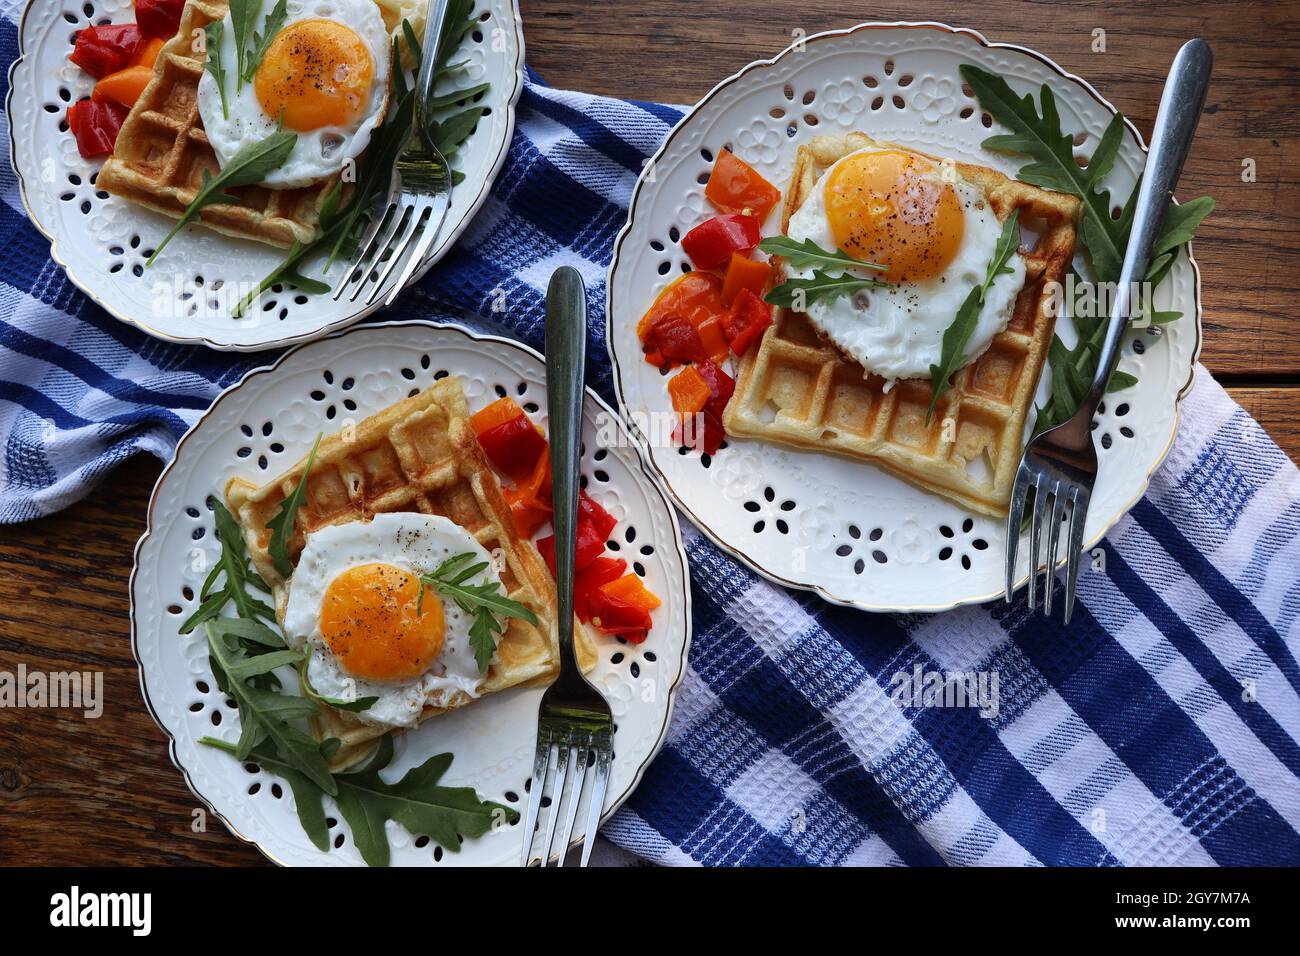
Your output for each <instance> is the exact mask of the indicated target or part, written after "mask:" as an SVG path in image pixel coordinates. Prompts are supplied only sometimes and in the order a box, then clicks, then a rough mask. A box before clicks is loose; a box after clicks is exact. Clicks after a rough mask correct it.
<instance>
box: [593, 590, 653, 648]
mask: <svg viewBox="0 0 1300 956" xmlns="http://www.w3.org/2000/svg"><path fill="white" fill-rule="evenodd" d="M590 606H591V622H592V623H593V624H595V625H596V626H597V627H598V628H600V629H601V630H602V631H604V632H605V633H606V634H617V635H619V636H621V637H623V638H625V639H626V640H627V641H629V642H630V643H632V644H640V643H641V642H642V641H644V640H645V638H646V632H647V631H649V630H650V624H651V621H650V612H649V611H647V610H645V609H644V608H640V607H637V606H636V605H635V604H633V603H631V602H630V601H625V600H623V599H622V598H619V597H615V596H614V595H612V594H609V593H608V592H607V591H606V590H605V589H604V588H598V589H597V590H595V591H593V592H592V595H591V604H590Z"/></svg>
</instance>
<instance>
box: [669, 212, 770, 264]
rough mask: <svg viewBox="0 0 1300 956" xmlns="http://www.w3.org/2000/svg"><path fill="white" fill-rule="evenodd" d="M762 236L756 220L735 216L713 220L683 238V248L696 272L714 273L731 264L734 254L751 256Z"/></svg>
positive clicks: (734, 214)
mask: <svg viewBox="0 0 1300 956" xmlns="http://www.w3.org/2000/svg"><path fill="white" fill-rule="evenodd" d="M761 238H762V236H761V234H760V233H759V224H758V220H757V219H755V218H754V217H753V216H742V215H740V214H738V213H733V214H729V215H725V216H714V217H713V218H712V219H709V220H706V221H705V222H702V223H700V224H699V225H698V226H696V227H695V228H694V229H692V230H691V231H690V232H688V233H687V234H686V235H684V236H682V248H683V249H684V250H686V254H687V255H688V256H690V257H691V262H692V263H694V265H695V268H697V269H713V268H716V267H717V266H720V265H722V264H723V263H724V262H728V261H730V260H731V254H732V253H733V252H749V250H751V249H753V248H754V247H755V246H756V245H758V241H759V239H761Z"/></svg>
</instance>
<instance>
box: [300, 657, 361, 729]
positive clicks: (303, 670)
mask: <svg viewBox="0 0 1300 956" xmlns="http://www.w3.org/2000/svg"><path fill="white" fill-rule="evenodd" d="M310 658H311V652H310V651H305V652H304V653H303V654H302V655H301V656H300V658H299V662H300V665H301V666H299V668H298V684H299V686H301V687H302V695H303V696H304V697H306V698H307V699H308V700H311V701H315V702H316V703H318V704H328V705H329V706H330V707H333V708H334V709H335V710H346V711H347V712H348V713H350V714H359V713H361V712H362V711H364V710H369V709H370V708H371V707H373V706H374V705H375V702H376V701H378V700H379V698H378V697H358V698H357V699H356V700H341V699H340V698H338V697H326V696H324V695H323V694H318V693H316V688H314V687H312V686H311V681H310V680H309V679H308V678H307V661H308V660H310Z"/></svg>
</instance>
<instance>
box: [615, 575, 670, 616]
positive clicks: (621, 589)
mask: <svg viewBox="0 0 1300 956" xmlns="http://www.w3.org/2000/svg"><path fill="white" fill-rule="evenodd" d="M601 590H602V591H604V592H605V593H606V594H608V595H610V596H611V597H616V598H618V599H619V600H621V601H626V602H627V603H628V604H632V605H635V606H636V607H639V608H641V610H643V611H653V610H654V609H655V608H657V607H658V606H659V605H660V604H662V603H663V602H662V601H660V600H659V598H657V597H656V596H655V595H654V593H653V592H652V591H651V590H650V589H649V588H647V587H646V586H645V582H644V581H642V580H641V576H640V575H639V574H625V575H624V576H623V577H621V578H619V579H618V580H617V581H611V582H610V583H609V584H606V585H604V586H603V587H602V588H601Z"/></svg>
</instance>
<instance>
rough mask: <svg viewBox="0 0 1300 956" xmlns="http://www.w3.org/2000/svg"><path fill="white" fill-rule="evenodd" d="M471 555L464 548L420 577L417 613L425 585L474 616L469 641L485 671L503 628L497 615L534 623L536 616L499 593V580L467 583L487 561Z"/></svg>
mask: <svg viewBox="0 0 1300 956" xmlns="http://www.w3.org/2000/svg"><path fill="white" fill-rule="evenodd" d="M473 560H474V554H473V552H470V551H465V552H463V553H461V554H457V555H454V556H453V557H450V558H448V559H447V560H446V561H444V562H442V564H440V565H438V567H436V568H435V569H434V570H433V573H432V574H425V575H422V576H421V577H420V583H421V585H423V586H422V587H421V588H420V600H419V603H418V604H417V606H416V612H417V613H421V612H423V607H424V588H425V587H430V588H433V589H434V590H435V591H437V592H438V593H439V594H442V595H443V596H444V597H448V598H450V599H451V600H453V601H455V602H456V604H457V605H458V606H459V607H460V609H461V610H462V611H465V612H466V613H467V614H472V615H474V623H473V624H472V625H470V630H469V642H470V646H471V647H473V648H474V660H475V661H476V662H477V663H478V669H479V671H480V672H483V673H486V672H487V669H488V664H489V663H490V662H491V661H492V655H493V654H494V653H495V652H496V649H497V635H498V634H500V633H502V632H503V631H504V630H505V625H504V624H503V623H502V622H501V621H499V620H498V618H508V617H515V618H519V619H520V620H522V621H527V622H528V623H529V624H534V625H535V624H537V623H538V621H537V615H536V614H534V613H533V612H532V611H530V610H529V609H528V608H526V607H525V606H524V605H522V604H520V603H519V602H518V601H513V600H511V599H510V598H508V597H506V596H505V595H504V594H502V593H501V582H499V581H484V582H483V583H482V584H470V583H469V579H470V578H472V577H475V576H476V575H478V574H481V573H482V572H484V571H486V570H487V568H488V565H487V562H479V563H477V564H473V563H471V562H473Z"/></svg>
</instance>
